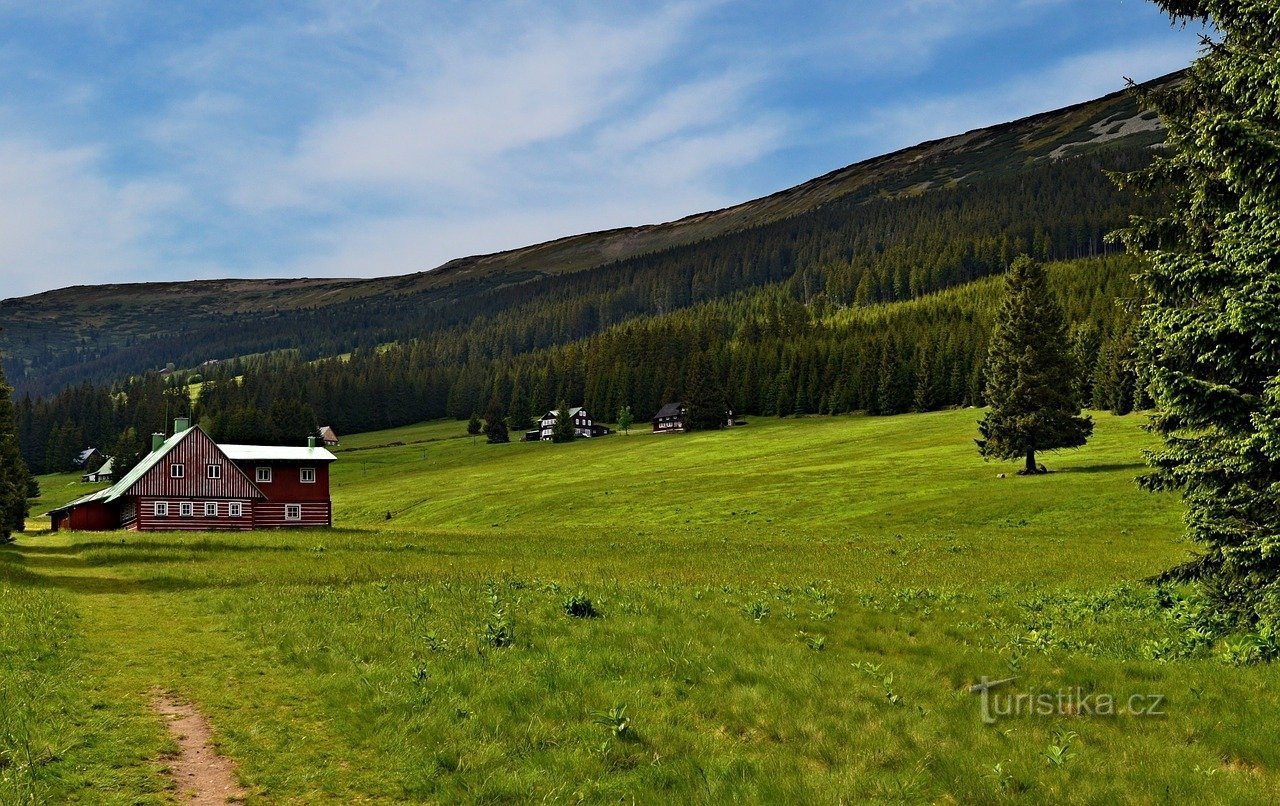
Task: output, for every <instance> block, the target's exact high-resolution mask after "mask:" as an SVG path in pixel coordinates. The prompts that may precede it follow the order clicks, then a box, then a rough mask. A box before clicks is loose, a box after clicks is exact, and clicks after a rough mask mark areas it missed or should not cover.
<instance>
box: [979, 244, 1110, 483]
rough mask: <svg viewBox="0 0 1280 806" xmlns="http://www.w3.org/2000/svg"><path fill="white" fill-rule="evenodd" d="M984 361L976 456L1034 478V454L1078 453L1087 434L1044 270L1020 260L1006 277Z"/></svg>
mask: <svg viewBox="0 0 1280 806" xmlns="http://www.w3.org/2000/svg"><path fill="white" fill-rule="evenodd" d="M1005 289H1006V292H1005V293H1006V296H1005V300H1004V304H1003V305H1002V306H1001V307H1000V312H999V313H998V314H997V315H996V326H995V331H994V332H993V333H992V334H991V346H990V352H989V353H988V355H987V369H986V374H987V390H986V397H987V404H988V405H989V406H990V407H991V409H990V410H989V411H988V412H987V414H986V415H985V416H984V417H983V418H982V420H981V421H980V422H979V423H978V431H979V433H981V434H982V438H981V439H979V440H977V443H978V450H979V451H980V452H981V453H982V455H983V456H984V457H986V458H988V459H1025V460H1026V465H1025V467H1024V468H1023V470H1021V471H1020V472H1021V473H1022V474H1024V475H1029V474H1034V473H1038V472H1040V470H1039V465H1037V464H1036V453H1037V452H1038V451H1052V450H1058V449H1060V448H1078V447H1080V446H1081V445H1083V444H1084V443H1085V441H1086V440H1088V439H1089V435H1090V434H1092V433H1093V420H1091V419H1090V418H1088V417H1081V416H1080V398H1079V393H1078V388H1079V387H1078V384H1077V381H1076V377H1075V374H1076V367H1075V362H1074V361H1073V360H1072V358H1071V355H1070V353H1069V348H1068V344H1067V328H1066V321H1065V317H1064V316H1063V313H1062V308H1061V307H1060V306H1059V305H1058V301H1057V300H1056V299H1055V298H1054V296H1053V293H1052V292H1051V291H1050V290H1049V283H1048V280H1047V278H1046V276H1045V271H1044V267H1043V266H1041V265H1040V264H1039V263H1037V262H1035V261H1034V260H1032V259H1031V258H1029V257H1027V256H1026V255H1023V256H1022V257H1019V258H1018V259H1016V260H1014V261H1013V265H1012V266H1010V267H1009V273H1008V274H1007V275H1006V277H1005Z"/></svg>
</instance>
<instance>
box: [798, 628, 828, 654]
mask: <svg viewBox="0 0 1280 806" xmlns="http://www.w3.org/2000/svg"><path fill="white" fill-rule="evenodd" d="M796 638H799V639H800V640H801V641H804V643H805V645H806V646H807V647H809V648H810V649H812V650H813V651H814V652H821V651H822V650H824V649H826V648H827V637H826V636H825V635H810V634H809V633H807V632H805V631H804V630H801V631H800V632H798V633H796Z"/></svg>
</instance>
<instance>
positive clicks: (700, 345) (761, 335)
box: [18, 256, 1140, 472]
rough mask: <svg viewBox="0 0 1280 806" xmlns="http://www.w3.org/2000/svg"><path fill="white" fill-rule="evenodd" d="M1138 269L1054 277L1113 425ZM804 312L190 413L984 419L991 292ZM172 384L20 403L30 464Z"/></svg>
mask: <svg viewBox="0 0 1280 806" xmlns="http://www.w3.org/2000/svg"><path fill="white" fill-rule="evenodd" d="M1133 270H1134V266H1133V264H1132V262H1131V260H1130V259H1128V258H1124V257H1118V256H1117V257H1110V258H1098V259H1093V260H1084V261H1075V262H1071V263H1062V264H1056V265H1054V266H1052V267H1051V273H1050V277H1051V280H1052V282H1053V286H1054V289H1055V291H1056V293H1057V294H1058V296H1059V298H1060V299H1061V300H1062V303H1063V305H1064V308H1065V309H1066V311H1067V314H1068V319H1069V321H1070V322H1071V323H1072V329H1071V339H1072V353H1073V355H1074V356H1076V361H1077V363H1078V366H1079V377H1080V389H1079V392H1080V394H1081V396H1082V399H1083V400H1085V401H1086V402H1089V403H1091V404H1092V405H1094V406H1095V407H1099V408H1110V409H1113V410H1116V411H1120V412H1124V411H1128V410H1129V409H1131V408H1132V407H1133V406H1134V404H1135V400H1134V395H1135V389H1136V388H1138V384H1137V383H1136V380H1135V374H1134V360H1133V354H1132V353H1133V350H1132V333H1131V330H1132V327H1131V315H1130V314H1129V313H1128V309H1127V307H1126V306H1125V305H1123V304H1118V301H1123V300H1125V299H1126V298H1128V297H1131V296H1132V294H1133V293H1134V291H1133V287H1132V284H1131V282H1130V280H1129V276H1130V275H1131V274H1132V273H1133ZM805 300H806V295H805V291H804V289H803V287H802V284H800V283H797V282H785V283H776V284H773V285H770V286H767V287H765V288H762V289H757V290H754V291H750V292H740V293H738V294H736V295H734V296H732V297H729V298H724V299H717V300H714V301H711V302H705V303H702V304H700V305H695V306H692V307H688V308H685V309H682V310H678V311H675V312H672V313H668V314H664V315H661V316H651V317H645V318H635V319H632V320H629V321H626V322H624V323H621V324H618V325H614V326H612V327H609V328H606V329H605V330H603V331H602V332H600V333H597V334H595V335H591V336H588V337H586V338H582V339H578V340H576V341H573V342H570V343H567V344H561V345H555V346H552V347H547V348H543V349H534V350H529V351H525V352H516V351H514V350H508V351H505V352H504V353H502V354H497V355H486V351H485V350H484V349H476V350H474V351H469V350H463V351H459V350H449V349H441V347H440V345H439V344H438V342H437V341H436V340H419V341H415V342H409V343H405V344H398V345H390V346H387V347H383V348H380V349H357V350H355V351H354V352H353V353H352V354H350V356H348V357H344V358H329V359H324V360H319V361H308V360H305V359H304V358H303V357H302V356H300V355H298V354H296V353H290V354H281V355H274V356H264V357H257V358H253V359H245V360H239V361H233V362H224V364H222V365H219V367H218V368H217V369H216V370H215V371H214V373H213V374H211V375H205V376H204V377H203V386H202V390H201V394H200V397H199V402H198V404H197V405H195V406H194V409H195V411H194V414H195V416H196V417H197V418H198V419H199V421H200V422H201V424H202V425H203V426H204V427H205V428H206V430H208V431H210V433H211V434H212V435H213V436H214V437H215V439H218V440H221V441H228V442H268V443H269V442H273V441H282V442H285V443H288V444H300V443H301V442H302V440H303V439H304V438H305V435H306V434H307V433H308V432H309V431H310V430H311V429H313V428H314V427H315V425H316V424H317V423H320V424H329V425H333V426H334V427H335V428H336V429H337V430H338V431H339V433H347V432H353V431H367V430H375V429H380V428H388V427H394V426H399V425H405V424H409V423H414V422H419V421H422V420H426V419H435V418H441V417H454V418H458V419H465V418H467V417H469V416H471V415H472V414H474V413H477V412H484V411H487V410H489V409H490V408H492V407H494V406H497V407H499V408H501V409H502V410H503V411H505V412H506V413H507V415H508V418H509V420H510V424H511V425H512V427H514V428H524V427H527V426H528V425H529V424H530V422H531V421H532V419H533V418H534V417H536V416H537V415H539V414H541V413H542V412H543V411H546V410H547V409H549V408H551V407H553V406H554V405H555V404H556V402H557V401H560V400H567V401H570V402H572V403H574V404H577V403H582V404H584V405H586V406H587V407H588V409H589V410H590V411H591V412H592V413H593V415H595V416H596V417H597V419H603V420H609V419H612V418H613V416H614V415H615V414H616V413H617V411H618V410H619V409H620V408H621V407H622V406H630V407H631V410H632V412H633V413H634V414H635V416H636V418H637V419H638V420H642V419H647V418H649V417H651V416H652V415H653V414H654V413H655V412H656V411H657V409H658V408H660V407H661V406H662V405H663V404H664V403H666V402H670V401H672V400H676V399H679V398H682V397H686V396H687V394H688V392H689V390H690V389H691V388H692V387H693V386H695V385H696V384H699V383H703V384H709V385H710V386H711V387H712V388H714V389H716V390H718V392H717V393H718V394H720V395H722V396H723V398H724V400H725V402H726V403H728V404H729V405H731V406H732V407H733V408H734V410H735V411H737V412H740V413H744V414H748V415H756V416H760V415H764V416H792V415H803V414H831V413H842V412H850V411H867V412H870V413H874V414H893V413H898V412H905V411H927V410H932V409H937V408H942V407H947V406H955V405H979V404H981V403H982V397H981V396H982V389H983V378H982V368H983V364H984V361H985V358H986V341H987V338H988V335H989V333H990V329H991V322H992V317H993V315H994V311H995V308H996V306H997V305H998V300H999V283H998V281H997V280H996V278H990V279H987V280H982V281H977V282H973V283H969V284H966V285H963V286H960V287H957V288H954V289H950V290H947V291H943V292H938V293H935V294H931V295H927V296H924V297H921V298H919V299H915V300H911V301H906V302H893V303H881V304H876V305H870V306H855V307H846V306H840V305H836V304H834V303H832V302H831V301H830V300H829V299H828V298H826V297H825V296H816V297H814V296H811V297H810V298H809V299H808V302H806V301H805ZM179 383H180V382H178V381H175V380H171V381H169V382H167V383H166V382H163V381H160V380H159V378H158V377H157V376H155V375H150V376H148V377H147V378H144V379H135V380H133V381H131V382H129V383H127V384H123V385H120V386H117V387H114V388H111V389H107V388H100V387H94V386H92V385H89V384H85V385H82V386H79V387H76V388H74V389H70V390H66V391H64V392H63V393H61V394H59V395H57V396H55V397H53V398H51V399H48V400H43V401H34V400H32V399H30V398H28V399H24V400H23V401H20V403H19V404H18V420H19V429H20V432H21V435H22V447H23V453H24V456H26V458H27V461H28V462H29V463H30V464H31V465H32V466H33V467H36V468H40V469H41V470H42V471H44V472H48V471H50V470H55V469H64V468H63V467H62V466H60V463H64V462H66V461H69V459H68V452H72V453H73V452H74V451H72V450H71V448H70V447H69V446H71V445H79V446H83V445H85V444H95V445H98V446H102V445H107V446H109V445H110V444H111V441H112V440H113V439H117V438H118V435H119V434H120V433H121V432H122V431H123V430H125V429H128V428H132V429H134V431H135V432H136V433H138V434H146V433H150V432H151V431H154V430H161V429H163V427H164V424H165V423H167V422H168V420H169V419H171V418H172V416H175V415H176V414H179V413H186V411H187V408H188V402H187V401H188V398H187V393H186V388H185V387H183V386H181V385H179ZM1139 402H1140V401H1139ZM77 440H78V441H77Z"/></svg>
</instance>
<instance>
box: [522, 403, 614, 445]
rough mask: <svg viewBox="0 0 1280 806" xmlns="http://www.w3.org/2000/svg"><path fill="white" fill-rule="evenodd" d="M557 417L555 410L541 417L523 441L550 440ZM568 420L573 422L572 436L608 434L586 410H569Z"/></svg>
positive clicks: (578, 407)
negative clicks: (536, 425)
mask: <svg viewBox="0 0 1280 806" xmlns="http://www.w3.org/2000/svg"><path fill="white" fill-rule="evenodd" d="M557 416H559V412H558V411H557V410H555V409H552V410H551V411H548V412H547V413H546V414H544V415H542V419H541V420H539V421H538V427H537V428H534V429H532V430H530V431H526V432H525V435H524V438H525V440H526V441H527V442H536V441H538V440H540V439H541V440H550V439H551V435H552V434H553V433H554V432H555V428H556V417H557ZM569 419H570V420H571V421H572V422H573V432H574V434H576V435H577V436H579V437H602V436H604V435H605V434H608V433H609V429H608V428H606V427H605V426H603V425H598V424H597V423H596V421H595V420H593V419H592V418H591V415H590V414H589V413H588V412H587V410H586V409H584V408H583V407H581V406H577V407H575V408H572V409H569Z"/></svg>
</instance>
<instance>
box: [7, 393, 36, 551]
mask: <svg viewBox="0 0 1280 806" xmlns="http://www.w3.org/2000/svg"><path fill="white" fill-rule="evenodd" d="M11 392H12V390H11V389H10V388H9V386H8V385H7V384H6V383H5V379H4V370H3V369H0V543H8V542H9V541H10V540H12V539H13V538H12V534H13V533H14V532H21V531H23V530H24V529H25V528H26V520H27V490H28V489H29V488H30V486H31V476H30V474H29V473H28V472H27V465H26V463H25V462H23V461H22V454H21V452H20V451H19V450H18V434H17V426H16V423H15V420H14V416H13V400H12V398H11V397H10V395H11Z"/></svg>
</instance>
